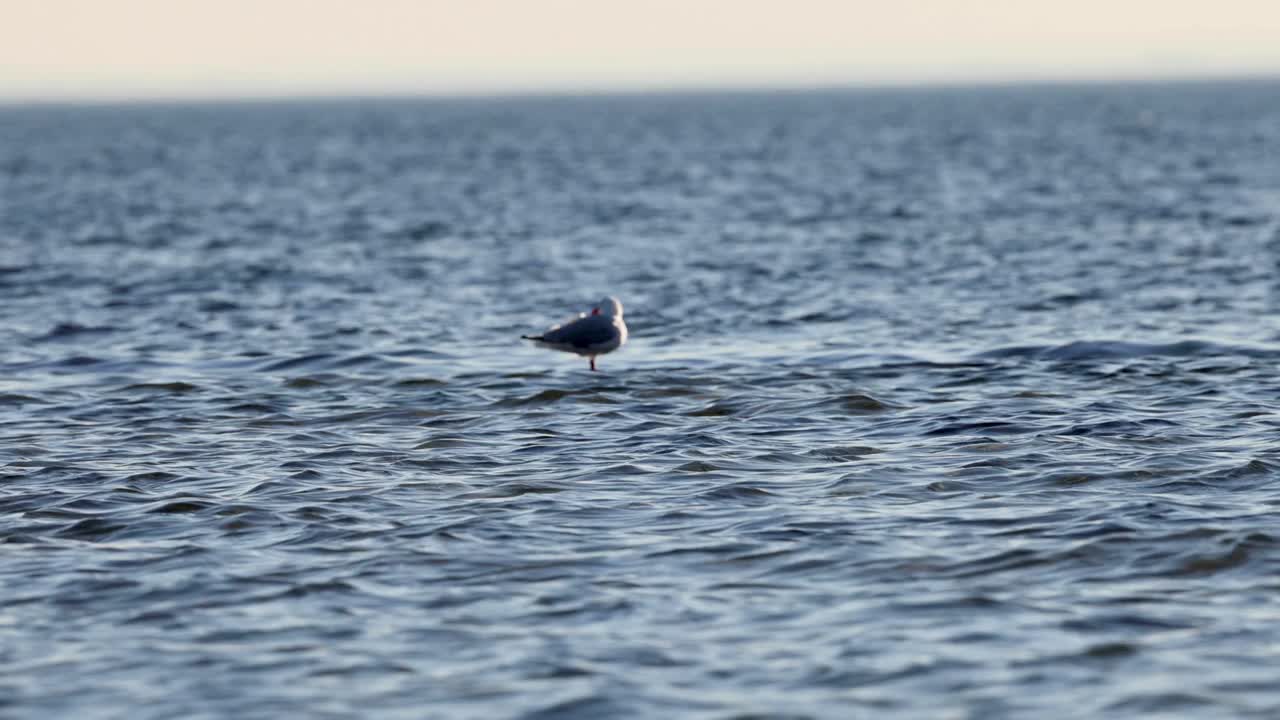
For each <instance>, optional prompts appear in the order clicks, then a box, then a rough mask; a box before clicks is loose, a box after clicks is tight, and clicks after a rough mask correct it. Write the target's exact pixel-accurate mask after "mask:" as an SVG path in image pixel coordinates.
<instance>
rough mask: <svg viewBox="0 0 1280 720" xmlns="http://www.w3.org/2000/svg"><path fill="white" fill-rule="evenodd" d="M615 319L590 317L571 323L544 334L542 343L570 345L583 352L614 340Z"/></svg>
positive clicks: (602, 316)
mask: <svg viewBox="0 0 1280 720" xmlns="http://www.w3.org/2000/svg"><path fill="white" fill-rule="evenodd" d="M613 334H614V329H613V319H612V318H609V317H606V316H604V315H588V316H586V317H584V318H579V319H577V320H574V321H573V322H571V323H567V324H565V325H561V326H560V327H556V328H552V329H550V330H548V331H546V332H545V333H543V334H542V341H543V342H549V343H556V344H563V345H570V346H573V347H575V348H581V349H583V350H585V349H587V348H589V347H591V346H593V345H602V344H604V343H607V342H609V341H610V340H612V339H613Z"/></svg>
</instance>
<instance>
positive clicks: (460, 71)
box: [0, 0, 1280, 99]
mask: <svg viewBox="0 0 1280 720" xmlns="http://www.w3.org/2000/svg"><path fill="white" fill-rule="evenodd" d="M1237 73H1239V74H1276V75H1280V0H1052V1H1048V0H1022V1H1017V0H882V1H879V2H870V1H864V0H846V1H845V2H837V1H835V0H781V1H776V2H753V1H752V0H684V1H679V0H632V1H630V2H617V1H614V0H505V1H499V0H452V1H448V0H418V1H416V2H414V1H410V0H256V1H254V0H0V97H3V98H10V99H14V98H77V97H80V98H84V97H91V98H137V97H173V96H182V97H202V96H215V97H216V96H236V95H253V96H261V95H294V94H334V93H361V94H369V93H383V92H446V93H455V92H493V91H506V90H539V89H568V90H574V89H605V88H668V87H688V86H717V85H723V86H772V85H782V86H786V85H813V84H833V83H877V84H883V83H890V84H896V83H915V82H937V81H943V82H949V81H986V80H1018V79H1072V78H1086V79H1095V78H1108V77H1115V78H1131V77H1148V76H1154V77H1169V76H1196V75H1219V74H1237Z"/></svg>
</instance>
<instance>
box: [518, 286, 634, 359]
mask: <svg viewBox="0 0 1280 720" xmlns="http://www.w3.org/2000/svg"><path fill="white" fill-rule="evenodd" d="M520 337H521V339H523V340H532V341H534V342H536V343H538V345H540V346H542V347H544V348H549V349H551V350H562V351H564V352H571V353H574V354H575V355H583V356H586V357H588V358H591V369H592V370H595V369H596V356H597V355H604V354H605V353H610V352H613V351H614V350H617V349H618V348H620V347H622V344H623V343H625V342H626V341H627V324H626V323H625V322H623V321H622V303H621V302H618V298H616V297H607V298H605V299H603V300H601V301H600V304H599V305H597V306H596V307H594V308H592V309H591V314H590V315H588V314H586V313H578V317H576V318H574V319H573V320H570V321H568V322H566V323H563V324H561V325H553V326H551V329H550V330H547V331H546V332H544V333H542V334H541V335H521V336H520Z"/></svg>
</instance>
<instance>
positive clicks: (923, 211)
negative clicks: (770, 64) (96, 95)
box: [0, 82, 1280, 720]
mask: <svg viewBox="0 0 1280 720" xmlns="http://www.w3.org/2000/svg"><path fill="white" fill-rule="evenodd" d="M1278 256H1280V84H1276V83H1262V82H1258V83H1238V84H1217V85H1214V84H1189V85H1165V86H1123V87H1122V86H1115V87H1083V88H1072V87H1062V88H1008V89H973V90H959V89H956V90H918V91H875V92H873V91H861V92H814V93H790V94H740V95H688V96H638V97H600V98H584V99H508V100H473V101H412V102H410V101H403V102H396V101H381V102H367V103H364V102H354V101H352V102H335V103H311V104H306V103H296V104H243V105H231V104H227V105H208V106H136V107H118V108H112V107H44V108H36V107H31V108H9V109H5V110H0V320H2V322H0V361H2V370H3V372H0V539H3V541H4V545H3V548H4V552H3V553H0V581H2V584H0V588H2V589H0V715H2V716H4V717H6V718H50V717H68V718H70V717H75V718H130V719H131V720H136V719H139V718H156V719H159V718H179V717H180V718H215V717H216V718H224V717H235V718H279V717H310V718H330V717H332V718H338V717H351V716H364V717H379V718H391V717H403V718H422V717H431V718H450V719H453V718H476V719H481V718H483V719H491V718H526V719H533V718H632V717H637V718H671V717H691V718H707V719H711V718H726V719H727V718H747V717H755V718H765V717H769V718H783V717H786V718H806V717H813V718H846V717H885V716H899V717H907V716H909V717H922V718H925V717H927V718H999V717H1055V718H1097V717H1126V718H1127V717H1137V716H1160V717H1196V718H1209V717H1258V718H1272V717H1277V716H1280V683H1277V681H1276V667H1277V662H1278V661H1280V651H1278V650H1277V648H1280V507H1278V505H1280V416H1278V415H1277V411H1278V410H1280V374H1278V372H1277V367H1278V365H1280V324H1278V323H1277V316H1278V312H1280V279H1278V277H1280V276H1278V275H1277V257H1278ZM605 293H613V294H616V295H618V296H619V297H621V298H622V299H623V301H624V302H625V303H626V307H627V319H628V321H629V323H630V326H631V331H632V341H631V343H630V344H629V345H628V346H627V347H625V348H624V349H623V350H622V351H620V352H619V353H616V354H613V355H609V356H606V357H604V358H602V359H601V362H600V365H601V368H602V370H603V372H601V373H590V372H588V371H587V369H586V362H585V360H582V359H579V358H574V357H570V356H563V355H559V354H553V353H549V352H546V351H540V350H537V349H535V348H532V347H528V346H527V344H525V343H521V342H520V341H519V340H518V339H517V336H518V335H519V334H520V333H523V332H529V331H531V330H538V329H540V328H542V327H544V326H546V325H547V324H549V323H551V322H554V321H557V320H560V319H563V318H564V317H565V316H567V315H570V314H572V313H576V312H578V311H580V310H584V309H586V308H587V306H588V303H591V302H593V301H595V300H596V299H597V298H599V297H600V296H601V295H603V294H605Z"/></svg>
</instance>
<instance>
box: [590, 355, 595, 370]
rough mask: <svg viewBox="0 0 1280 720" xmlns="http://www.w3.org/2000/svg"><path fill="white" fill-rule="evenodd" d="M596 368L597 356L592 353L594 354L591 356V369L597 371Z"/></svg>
mask: <svg viewBox="0 0 1280 720" xmlns="http://www.w3.org/2000/svg"><path fill="white" fill-rule="evenodd" d="M595 369H596V356H595V355H592V356H591V370H592V372H595Z"/></svg>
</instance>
